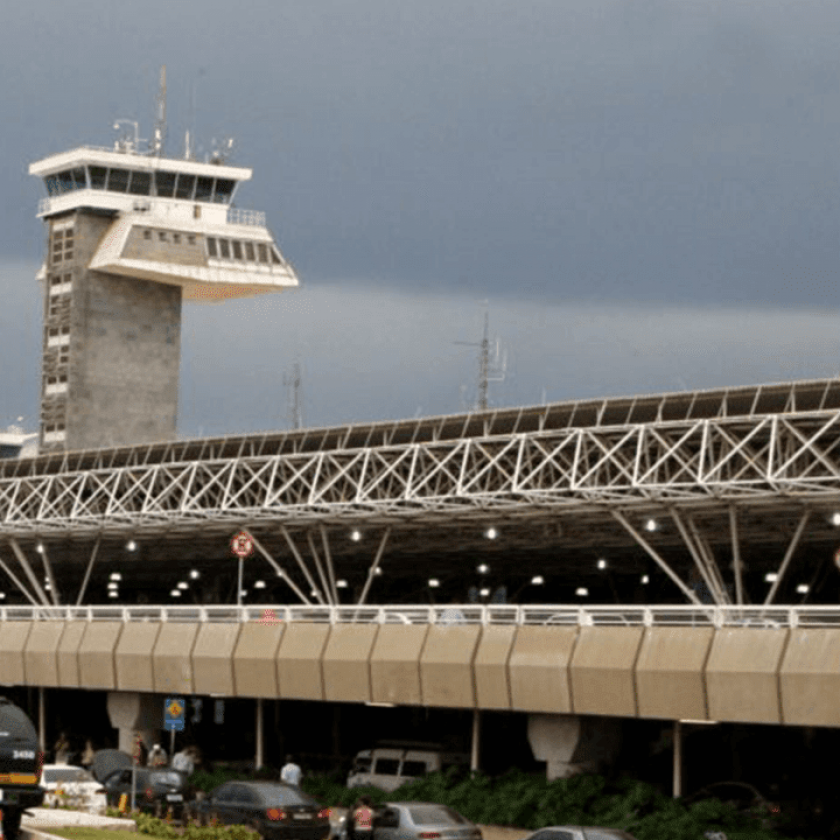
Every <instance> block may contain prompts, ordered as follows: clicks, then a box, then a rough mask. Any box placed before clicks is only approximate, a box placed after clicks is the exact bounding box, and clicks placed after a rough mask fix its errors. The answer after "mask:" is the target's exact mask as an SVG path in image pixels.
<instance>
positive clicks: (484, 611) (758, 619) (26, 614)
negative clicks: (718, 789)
mask: <svg viewBox="0 0 840 840" xmlns="http://www.w3.org/2000/svg"><path fill="white" fill-rule="evenodd" d="M0 621H114V622H119V623H128V622H149V621H155V622H167V623H170V622H182V623H183V622H193V623H199V624H203V623H208V622H210V623H233V624H236V623H240V624H241V623H245V622H256V623H261V624H279V623H281V622H283V623H285V622H309V623H316V624H331V625H332V624H370V625H381V624H410V625H434V626H439V627H451V626H455V625H462V626H470V625H473V626H482V627H486V626H490V625H494V626H498V625H507V626H531V627H712V628H723V627H727V628H730V627H731V628H765V629H782V628H795V627H807V628H818V627H823V628H825V627H828V628H837V629H840V607H838V606H833V605H827V606H768V607H765V606H712V605H709V606H696V605H691V604H688V605H669V604H652V605H651V604H649V605H645V606H636V605H633V606H621V605H587V606H580V605H577V604H546V605H531V604H528V605H498V604H489V605H476V604H448V605H427V604H426V605H409V604H407V605H400V604H390V605H381V606H379V605H365V606H357V605H346V606H337V607H331V606H321V605H295V606H288V605H276V604H259V605H248V606H241V607H237V606H233V605H224V604H223V605H206V606H201V605H180V604H179V605H159V606H148V605H143V606H111V605H102V606H79V607H74V606H59V607H55V606H4V607H0Z"/></svg>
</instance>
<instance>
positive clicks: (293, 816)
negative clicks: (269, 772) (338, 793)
mask: <svg viewBox="0 0 840 840" xmlns="http://www.w3.org/2000/svg"><path fill="white" fill-rule="evenodd" d="M195 813H196V816H198V817H199V819H200V820H201V822H203V823H204V822H210V821H212V820H216V821H218V822H219V823H222V824H223V825H247V826H250V827H251V828H253V829H254V830H255V831H257V832H259V834H260V835H262V837H265V838H266V840H292V838H294V840H326V838H327V837H329V835H330V811H329V808H324V807H323V806H322V805H321V804H320V803H319V802H318V801H317V800H316V799H313V798H312V797H311V796H310V795H309V794H308V793H304V792H303V791H302V790H300V788H297V787H294V786H293V785H287V784H285V783H284V782H235V781H234V782H225V783H224V784H222V785H219V786H218V787H217V788H214V789H213V790H212V791H211V792H210V794H209V795H208V796H206V797H205V798H204V799H202V800H200V801H199V802H197V803H196V804H195Z"/></svg>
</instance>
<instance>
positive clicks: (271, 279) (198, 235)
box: [29, 123, 298, 451]
mask: <svg viewBox="0 0 840 840" xmlns="http://www.w3.org/2000/svg"><path fill="white" fill-rule="evenodd" d="M133 125H134V137H130V136H123V137H122V138H121V139H120V140H118V141H117V142H116V144H115V146H114V147H113V148H95V147H91V146H82V147H80V148H77V149H73V150H72V151H69V152H63V153H61V154H56V155H51V156H50V157H47V158H44V159H43V160H39V161H37V162H36V163H33V164H31V165H30V167H29V173H30V174H31V175H35V176H37V177H39V178H42V179H43V182H44V185H45V186H46V190H47V193H48V197H47V198H44V199H42V200H41V202H40V204H39V206H38V216H39V217H41V218H42V219H43V220H44V221H45V222H46V228H47V246H46V248H47V252H46V258H45V260H44V263H43V266H42V268H41V271H40V273H39V279H40V280H41V281H42V283H43V287H44V336H43V360H42V365H41V418H40V419H41V423H40V449H41V451H44V450H50V449H85V448H99V447H105V446H118V445H123V444H135V443H146V442H151V441H160V440H169V439H172V438H174V437H175V427H176V417H177V408H178V368H179V360H180V341H181V302H182V300H187V301H199V302H201V301H223V300H226V299H228V298H234V297H245V296H251V295H258V294H263V293H266V292H275V291H280V290H282V289H284V288H287V287H289V286H297V285H298V279H297V277H296V276H295V272H294V270H293V268H292V267H291V266H290V265H289V264H288V263H287V262H286V260H285V259H284V258H283V256H282V254H281V253H280V250H279V249H278V247H277V245H276V244H275V242H274V240H273V238H272V235H271V233H270V232H269V230H268V229H267V228H266V225H265V215H264V214H263V213H261V212H256V211H252V210H240V209H237V208H235V207H234V206H233V204H232V202H233V199H234V196H235V195H236V191H237V187H238V185H239V184H240V182H242V181H247V180H249V179H250V178H251V174H252V172H251V170H250V169H245V168H240V167H234V166H229V165H227V164H226V162H225V159H224V157H223V156H222V155H216V156H215V157H214V158H213V159H210V160H208V161H206V162H199V161H196V160H194V159H192V155H191V154H190V152H189V145H188V144H187V148H188V151H187V153H186V155H185V157H184V158H181V159H177V158H168V157H165V156H164V155H163V142H162V133H161V132H160V131H156V137H157V139H156V140H155V141H154V142H152V143H149V144H148V147H149V148H148V149H146V150H141V148H140V147H141V145H142V143H143V141H140V140H139V139H138V137H137V126H136V123H134V124H133Z"/></svg>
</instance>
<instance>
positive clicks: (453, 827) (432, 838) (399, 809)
mask: <svg viewBox="0 0 840 840" xmlns="http://www.w3.org/2000/svg"><path fill="white" fill-rule="evenodd" d="M373 827H374V829H375V831H374V833H375V835H376V840H481V829H480V828H479V827H478V826H477V825H474V824H473V823H471V822H470V821H469V820H468V819H467V818H466V817H462V816H461V815H460V814H459V813H458V812H457V811H453V810H452V808H448V807H447V806H446V805H435V804H434V803H432V802H388V803H387V804H386V805H385V807H384V808H382V809H381V810H380V811H379V812H378V813H377V814H376V816H375V817H374V820H373Z"/></svg>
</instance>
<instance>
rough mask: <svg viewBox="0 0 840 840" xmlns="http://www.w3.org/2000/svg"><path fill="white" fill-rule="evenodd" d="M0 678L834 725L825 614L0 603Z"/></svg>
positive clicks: (839, 680) (838, 621) (835, 659)
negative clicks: (13, 605) (16, 605)
mask: <svg viewBox="0 0 840 840" xmlns="http://www.w3.org/2000/svg"><path fill="white" fill-rule="evenodd" d="M0 681H2V683H4V684H6V685H18V686H38V687H42V688H44V687H57V688H84V689H97V690H105V691H114V692H141V693H145V692H150V693H158V694H173V693H175V694H183V695H212V696H221V697H226V696H227V697H248V698H265V699H298V700H309V701H316V702H318V701H335V702H344V703H368V704H385V705H402V706H426V707H446V708H454V709H459V708H460V709H473V710H476V709H478V710H511V711H521V712H538V713H554V714H577V715H605V716H613V717H622V718H652V719H665V720H669V719H670V720H693V721H718V722H724V721H728V722H752V723H769V724H785V725H807V726H838V725H840V708H839V707H838V705H837V703H836V702H835V700H834V698H835V697H836V696H837V692H838V690H840V609H838V608H836V607H798V608H793V607H784V608H783V607H772V608H766V607H719V606H709V607H702V608H697V607H693V606H647V607H608V606H604V607H587V608H577V607H556V606H529V607H512V606H486V607H476V606H471V605H462V606H453V605H449V606H446V607H429V606H402V605H401V606H381V607H342V608H334V607H333V608H330V607H276V606H265V607H260V606H249V607H241V608H236V607H204V608H188V607H143V608H139V607H131V608H129V607H124V608H113V609H112V608H102V607H86V608H71V607H68V608H36V609H30V608H15V609H11V608H6V609H3V610H0Z"/></svg>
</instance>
